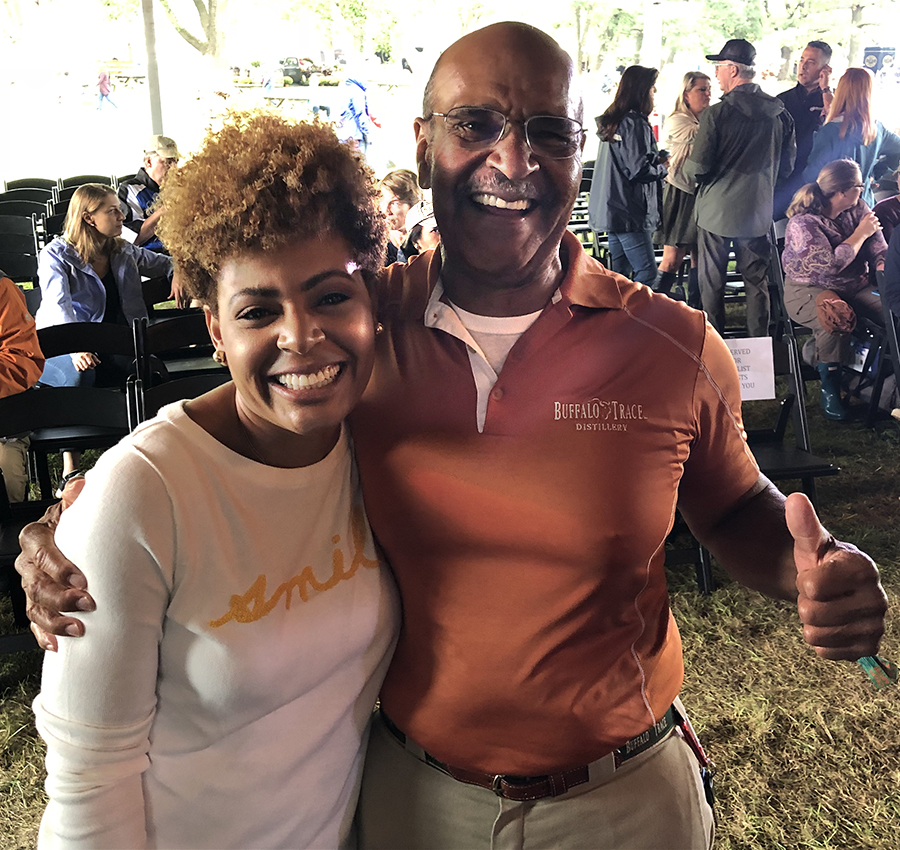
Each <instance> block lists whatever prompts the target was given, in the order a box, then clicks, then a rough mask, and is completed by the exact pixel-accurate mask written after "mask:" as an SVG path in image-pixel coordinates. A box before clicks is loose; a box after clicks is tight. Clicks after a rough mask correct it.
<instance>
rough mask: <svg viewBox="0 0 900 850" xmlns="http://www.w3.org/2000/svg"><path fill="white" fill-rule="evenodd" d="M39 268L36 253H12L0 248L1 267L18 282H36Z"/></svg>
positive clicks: (11, 278)
mask: <svg viewBox="0 0 900 850" xmlns="http://www.w3.org/2000/svg"><path fill="white" fill-rule="evenodd" d="M37 268H38V258H37V255H36V254H10V253H7V252H6V251H3V250H0V269H2V270H3V272H4V273H5V274H6V276H7V277H8V278H9V279H10V280H12V281H15V282H16V283H32V284H33V283H35V282H36V281H37Z"/></svg>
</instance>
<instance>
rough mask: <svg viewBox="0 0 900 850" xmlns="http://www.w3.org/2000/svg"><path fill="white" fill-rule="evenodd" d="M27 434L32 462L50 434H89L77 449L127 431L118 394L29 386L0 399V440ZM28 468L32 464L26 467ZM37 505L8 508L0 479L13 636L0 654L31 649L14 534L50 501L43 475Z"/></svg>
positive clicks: (4, 584) (0, 547)
mask: <svg viewBox="0 0 900 850" xmlns="http://www.w3.org/2000/svg"><path fill="white" fill-rule="evenodd" d="M29 432H30V433H31V446H30V449H29V453H30V456H31V459H32V460H35V459H36V456H37V458H40V457H44V458H45V459H46V455H45V454H44V449H45V448H46V446H47V444H48V442H49V443H52V442H53V441H54V440H55V435H58V434H60V433H64V434H65V435H66V438H65V440H64V442H65V443H66V445H69V444H71V443H72V439H73V437H77V435H78V434H79V433H83V434H88V433H89V434H90V435H91V436H90V439H89V440H88V441H86V442H79V443H78V444H77V445H78V448H86V447H89V446H94V447H96V446H98V440H97V435H98V434H100V433H103V434H105V435H106V437H105V441H104V442H103V445H104V447H105V446H110V445H113V444H114V443H116V442H117V441H118V440H119V439H120V438H121V437H122V436H124V435H125V434H126V433H127V432H128V429H127V417H126V412H125V397H124V395H123V394H122V393H114V392H109V391H108V390H101V389H94V388H87V387H35V388H33V389H30V390H26V391H25V392H23V393H18V394H17V395H11V396H7V397H6V398H2V399H0V436H3V437H9V436H14V435H20V434H26V433H29ZM33 467H34V464H33V463H32V468H33ZM40 478H41V479H42V480H40V487H41V496H42V498H41V499H40V500H39V501H26V502H21V503H12V504H10V502H9V500H8V499H7V496H6V488H5V487H4V486H3V484H2V476H0V592H5V593H8V594H9V595H10V597H11V601H12V607H13V616H14V619H15V625H16V628H17V630H18V631H17V633H16V634H14V635H7V636H2V637H0V652H12V651H17V650H21V649H29V648H34V647H36V644H35V643H34V641H33V639H32V638H31V634H30V632H28V631H27V626H28V621H27V619H26V617H25V597H24V594H23V593H22V587H21V584H20V583H19V577H18V575H17V574H16V572H15V570H14V568H13V564H14V562H15V559H16V556H17V555H18V553H19V545H18V535H19V532H20V531H21V530H22V528H23V527H24V526H25V525H26V524H27V523H29V522H32V521H33V520H35V519H38V518H39V517H40V516H41V515H42V514H43V513H44V511H45V510H46V508H47V506H48V505H49V504H52V502H53V501H55V500H54V499H52V498H49V496H52V487H51V484H50V480H49V474H48V473H45V474H42V475H41V476H40Z"/></svg>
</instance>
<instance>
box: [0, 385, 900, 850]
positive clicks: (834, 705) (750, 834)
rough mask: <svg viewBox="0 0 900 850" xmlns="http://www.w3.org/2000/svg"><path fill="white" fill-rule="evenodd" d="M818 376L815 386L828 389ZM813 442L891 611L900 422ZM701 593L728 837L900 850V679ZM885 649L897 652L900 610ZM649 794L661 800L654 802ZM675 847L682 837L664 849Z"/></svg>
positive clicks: (17, 812)
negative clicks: (875, 566) (886, 682)
mask: <svg viewBox="0 0 900 850" xmlns="http://www.w3.org/2000/svg"><path fill="white" fill-rule="evenodd" d="M815 388H816V385H814V384H811V385H810V389H811V390H815ZM810 412H811V419H812V428H813V434H812V439H813V446H814V448H815V450H816V452H817V453H818V454H821V455H825V456H827V457H831V458H833V459H834V460H835V462H836V463H837V464H838V465H839V466H841V468H842V472H841V474H840V475H839V476H838V477H836V478H832V479H825V480H821V481H820V483H819V494H820V507H821V514H822V517H823V519H824V521H825V523H826V524H827V525H828V526H829V528H830V529H831V530H832V531H833V532H834V533H835V534H836V535H837V536H839V537H842V538H844V539H848V540H851V541H853V542H855V543H857V544H858V545H860V546H861V547H862V548H864V549H866V550H867V551H868V552H870V554H872V555H873V557H875V559H876V561H877V562H878V563H879V566H880V567H881V569H882V573H883V579H884V584H885V587H886V588H887V590H888V593H889V595H890V599H891V607H892V609H895V608H896V604H897V602H898V597H900V557H898V543H900V451H898V449H900V428H898V425H897V423H896V422H894V421H892V420H886V421H883V422H880V423H878V426H877V428H876V429H875V430H873V431H869V430H866V429H865V428H863V427H862V425H860V424H858V423H851V424H838V423H829V422H826V421H825V420H824V419H823V418H822V417H821V416H820V414H819V412H818V410H817V409H816V407H815V405H814V404H811V405H810ZM717 575H718V578H719V580H720V582H721V583H722V587H720V589H719V590H718V591H717V592H716V593H715V594H714V595H713V596H711V597H703V596H700V595H699V594H698V593H697V592H696V585H695V583H694V579H693V575H692V573H691V571H690V569H689V568H679V570H678V571H677V572H673V573H672V574H671V585H672V590H673V607H674V610H675V614H676V617H677V619H678V622H679V624H680V628H681V632H682V637H683V640H684V644H685V654H686V659H687V679H686V682H685V688H684V694H683V696H684V700H685V702H686V704H687V705H688V707H689V708H690V710H691V712H692V714H693V718H694V722H695V725H696V726H697V728H698V729H699V731H700V734H701V737H702V738H703V740H704V742H705V744H706V746H707V748H708V751H709V752H710V754H711V756H712V757H713V759H714V760H715V761H716V763H717V765H718V772H717V777H716V781H717V798H718V801H717V812H718V824H719V825H718V834H719V839H718V842H717V845H716V846H717V847H718V848H721V850H751V848H752V850H797V848H804V850H838V848H840V850H856V848H860V850H862V848H865V850H876V849H877V850H896V848H897V847H898V846H900V837H898V836H900V833H898V824H900V687H895V688H893V689H890V690H887V691H882V692H877V691H875V690H874V689H873V688H872V687H871V686H870V685H869V684H867V682H866V680H865V678H864V676H863V674H862V672H861V671H860V670H859V669H858V668H857V667H856V665H850V664H834V663H830V662H826V661H822V660H820V659H818V658H817V657H816V656H815V655H814V654H813V653H812V652H811V651H809V650H808V649H807V648H806V647H805V645H804V644H803V643H802V640H801V634H800V629H799V626H798V621H797V617H796V612H795V611H794V610H793V609H792V606H790V605H788V604H784V603H779V602H772V601H770V600H767V599H765V598H763V597H761V596H759V595H758V594H756V593H754V592H752V591H749V590H746V589H744V588H742V587H740V586H738V585H735V584H734V583H733V582H730V581H729V580H728V579H727V578H726V577H725V576H724V575H723V574H721V573H718V574H717ZM883 653H884V654H885V655H886V656H888V657H889V658H892V659H894V660H896V661H900V639H898V630H897V626H896V624H895V623H894V622H893V621H889V624H888V633H887V636H886V638H885V641H884V644H883ZM38 684H39V658H37V657H36V654H33V655H19V656H15V657H11V656H7V657H0V701H2V702H0V847H2V850H14V848H30V847H33V846H34V841H35V835H36V831H37V824H38V821H39V819H40V815H41V811H42V808H43V805H44V797H43V790H42V787H41V782H42V779H43V761H42V759H43V755H42V747H41V743H40V741H39V739H38V738H37V736H36V734H35V732H34V724H33V718H32V716H31V712H30V707H29V706H30V702H31V699H32V698H33V697H34V694H35V693H36V691H37V688H38ZM648 805H652V801H648ZM660 850H677V848H660Z"/></svg>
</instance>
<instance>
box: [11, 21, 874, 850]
mask: <svg viewBox="0 0 900 850" xmlns="http://www.w3.org/2000/svg"><path fill="white" fill-rule="evenodd" d="M572 74H573V69H572V62H571V60H570V58H569V57H568V55H567V54H566V53H564V52H563V51H562V50H561V49H560V47H559V45H557V44H556V42H555V41H554V40H553V39H552V38H550V36H548V35H546V34H545V33H543V32H540V31H539V30H536V29H534V28H533V27H530V26H528V25H526V24H522V23H503V24H496V25H493V26H490V27H487V28H485V29H482V30H479V31H477V32H474V33H471V34H469V35H467V36H465V37H464V38H462V39H461V40H460V41H458V42H456V43H455V44H454V45H452V46H451V47H450V48H448V50H447V51H446V52H445V53H444V54H443V55H442V56H441V58H440V60H439V61H438V63H437V66H436V67H435V70H434V72H433V74H432V77H431V80H430V81H429V83H428V86H427V89H426V93H425V99H424V108H423V114H422V117H421V118H419V119H417V121H416V124H415V130H416V142H417V157H418V163H419V182H420V184H421V185H422V186H423V187H425V188H427V187H430V188H431V189H432V191H433V200H434V207H435V215H436V217H437V222H438V226H439V229H440V232H441V235H442V237H443V243H442V247H441V249H440V250H436V251H434V252H426V253H425V254H423V255H421V256H419V257H416V258H414V259H413V260H412V261H411V262H410V263H409V264H408V265H405V266H394V267H393V268H392V269H390V270H389V271H388V272H387V273H386V276H385V279H384V280H383V281H382V291H381V292H380V297H379V305H380V308H381V311H382V322H383V323H384V325H385V331H384V333H382V334H380V335H379V337H378V338H377V343H376V362H375V367H374V372H373V376H372V380H371V381H370V383H369V387H368V389H367V390H366V393H365V395H364V396H363V399H362V401H361V402H360V404H359V405H358V406H357V408H356V410H355V411H354V413H353V414H352V415H351V418H350V422H351V426H352V430H353V437H354V441H355V445H356V449H357V457H358V463H359V468H360V473H361V477H362V482H363V491H364V495H365V502H366V510H367V512H368V514H369V519H370V522H371V525H372V528H373V530H374V531H375V534H376V536H377V537H378V540H379V543H380V544H381V546H382V547H383V548H384V550H385V552H386V553H387V555H388V558H389V560H390V562H391V565H392V567H393V569H394V573H395V575H396V578H397V581H398V585H399V588H400V593H401V596H402V600H403V617H404V622H403V627H402V630H401V634H400V638H399V642H398V645H397V651H396V654H395V656H394V659H393V661H392V664H391V667H390V670H389V672H388V675H387V678H386V680H385V683H384V687H383V689H382V698H381V709H382V710H381V712H380V713H379V715H378V717H377V718H376V720H375V725H374V728H373V731H372V738H371V743H370V747H369V752H368V755H367V760H366V772H365V776H364V779H363V787H362V796H361V803H360V810H359V837H360V846H361V848H363V850H371V848H384V850H387V848H390V850H398V848H429V850H456V849H457V848H463V850H475V848H485V850H486V848H488V847H492V848H523V847H525V846H528V847H531V848H547V847H553V848H563V849H565V848H576V847H590V848H592V850H600V848H609V850H639V848H644V850H658V848H661V847H671V848H706V847H708V846H709V845H710V843H711V841H712V829H713V826H712V813H711V809H710V805H709V803H708V802H707V798H706V795H705V794H704V788H703V784H702V780H701V769H702V768H703V764H702V761H703V756H702V752H701V751H700V750H699V748H696V747H695V746H693V745H692V743H691V741H692V740H693V738H692V733H691V732H690V728H689V726H688V725H687V724H686V723H685V720H684V714H683V707H682V706H681V704H680V703H679V702H678V701H677V696H678V692H679V690H680V688H681V683H682V678H683V661H682V653H681V644H680V640H679V636H678V629H677V627H676V625H675V621H674V619H673V618H672V614H671V612H670V610H669V601H668V593H667V589H666V577H665V568H664V561H665V551H664V544H665V539H666V536H667V534H668V532H669V530H670V529H671V527H672V522H673V517H674V513H675V509H676V507H678V508H679V509H680V510H681V512H682V514H683V515H684V517H685V518H686V520H687V521H688V523H689V524H690V526H691V528H692V530H693V531H694V532H695V534H696V535H697V536H698V538H699V539H700V540H702V541H703V542H704V543H705V544H706V545H707V546H708V547H709V548H710V550H711V551H712V552H713V554H714V555H715V556H716V557H717V558H718V559H719V561H720V562H721V563H722V564H723V565H724V566H725V567H726V568H727V569H728V570H729V571H730V573H731V574H732V575H733V576H734V577H735V578H737V579H738V580H740V581H742V582H744V583H745V584H747V585H749V586H751V587H754V588H756V589H759V590H761V591H763V592H765V593H768V594H770V595H772V596H775V597H778V598H783V599H793V600H798V602H799V608H800V614H801V619H802V621H803V623H804V624H805V631H804V634H805V637H806V640H807V641H808V642H809V643H810V644H811V645H812V646H814V647H815V648H816V651H817V652H819V654H821V655H823V656H826V657H829V658H840V659H845V658H851V659H855V658H857V657H859V656H862V655H867V654H870V653H872V652H874V650H875V647H877V644H878V641H879V639H880V636H881V634H882V632H883V628H884V610H885V600H884V594H883V591H882V590H881V586H880V584H879V580H878V571H877V569H876V568H875V565H874V564H873V563H872V562H871V560H870V559H869V558H867V557H866V556H865V555H863V554H862V553H860V552H859V551H858V550H856V549H854V548H853V547H851V546H848V545H847V544H839V543H836V542H835V541H834V539H833V538H832V537H831V536H830V535H828V534H827V532H826V531H825V529H824V528H822V526H821V525H820V524H819V523H818V520H817V519H816V516H815V513H814V512H813V510H812V507H811V506H810V505H809V503H808V502H807V501H805V497H803V496H796V495H795V496H792V497H791V498H790V500H789V501H788V505H787V514H788V518H789V520H790V529H791V530H790V531H789V530H788V527H787V523H786V518H785V512H786V509H785V500H784V497H783V496H782V495H781V494H780V493H779V492H778V491H777V490H775V488H774V487H772V485H771V484H770V483H769V482H768V481H766V479H765V478H762V477H761V476H760V474H759V469H758V467H757V465H756V463H755V461H754V460H753V458H752V456H751V455H750V453H749V452H748V450H747V448H746V442H745V435H744V432H743V428H742V425H741V419H740V395H739V383H738V378H737V373H736V370H735V366H734V362H733V360H732V359H731V355H730V354H729V352H728V349H727V348H726V347H725V345H724V343H723V342H722V340H721V339H720V338H719V337H718V336H717V335H716V334H715V333H714V332H713V331H712V330H711V328H710V327H709V325H708V324H707V323H706V321H705V319H704V316H703V314H702V313H700V312H698V311H695V310H691V309H690V308H688V307H687V306H685V305H683V304H679V303H676V302H674V301H672V300H670V299H669V298H667V297H665V296H663V295H656V294H654V293H653V292H651V290H650V289H649V288H648V287H645V286H642V285H640V284H636V283H632V282H631V281H628V280H626V279H625V278H624V277H622V276H620V275H615V274H612V273H610V272H608V271H607V270H606V269H605V268H603V266H601V265H600V264H599V263H597V262H596V261H595V260H593V259H592V258H590V257H589V256H588V255H587V254H586V253H585V251H584V250H583V248H582V247H581V244H580V243H579V242H578V240H577V239H576V238H575V237H574V236H573V235H572V234H570V233H568V232H567V231H566V224H567V222H568V218H569V214H570V212H571V209H572V206H573V204H574V201H575V197H576V194H577V192H578V186H579V181H580V174H581V161H580V152H581V147H582V144H583V139H584V133H583V130H582V128H581V104H580V101H579V99H578V98H577V96H575V95H574V93H573V92H572V88H571V86H572ZM792 535H793V536H792ZM47 536H48V535H47V533H46V532H45V531H40V532H36V531H34V530H32V532H30V533H29V534H28V535H27V539H26V543H27V544H28V547H29V549H28V552H29V554H28V556H27V557H23V558H22V559H21V560H20V562H19V567H20V569H21V570H22V572H23V574H24V575H25V577H26V582H25V584H26V588H27V589H28V590H29V593H30V594H31V595H32V598H34V597H39V598H40V602H41V604H43V605H46V606H47V607H46V608H45V609H42V608H40V607H34V608H32V609H31V614H32V616H34V617H35V618H36V620H37V621H38V622H39V623H41V625H43V626H44V627H45V628H47V629H48V630H52V631H54V632H56V633H58V634H62V633H66V629H67V628H69V627H71V629H73V630H74V633H76V634H77V633H80V630H81V628H82V626H81V624H79V623H78V621H77V620H75V619H73V618H59V617H54V616H53V615H52V610H51V609H52V607H53V605H55V606H57V610H59V607H58V606H59V604H60V600H62V601H63V602H64V603H65V605H66V606H68V607H66V610H85V609H86V608H87V609H90V607H91V606H92V604H93V603H92V601H91V600H90V598H89V597H88V596H87V594H86V592H85V591H84V589H83V582H77V581H76V582H73V583H70V587H69V589H67V590H65V591H64V592H61V591H60V590H59V588H58V586H53V587H50V586H49V585H51V584H52V583H53V582H52V581H51V580H50V579H49V578H48V577H47V576H44V575H42V574H41V573H40V572H39V571H38V570H37V569H36V567H35V560H40V561H41V562H42V563H49V564H51V569H52V571H53V573H54V576H55V579H56V580H60V579H61V580H63V581H67V580H68V579H69V577H70V576H71V575H72V567H71V565H69V564H62V565H59V564H58V563H57V562H56V561H55V560H54V559H53V558H51V557H50V551H49V545H48V541H47ZM35 543H38V544H40V545H43V547H44V548H43V549H42V550H40V551H39V553H37V554H36V553H35ZM798 587H799V593H798ZM51 603H52V604H51ZM44 640H46V639H44ZM275 649H277V648H273V651H274V650H275ZM359 722H360V723H363V722H365V718H364V717H363V718H359Z"/></svg>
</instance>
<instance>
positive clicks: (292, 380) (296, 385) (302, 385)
mask: <svg viewBox="0 0 900 850" xmlns="http://www.w3.org/2000/svg"><path fill="white" fill-rule="evenodd" d="M340 371H341V367H340V366H334V365H332V366H326V367H325V368H324V369H319V371H318V372H314V373H313V374H312V375H296V374H290V375H278V376H277V377H276V378H275V380H276V381H278V383H279V384H281V385H282V386H284V387H287V388H288V389H289V390H315V389H318V388H319V387H324V386H325V385H326V384H330V383H331V382H332V381H333V380H334V379H335V378H336V377H337V376H338V372H340Z"/></svg>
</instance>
